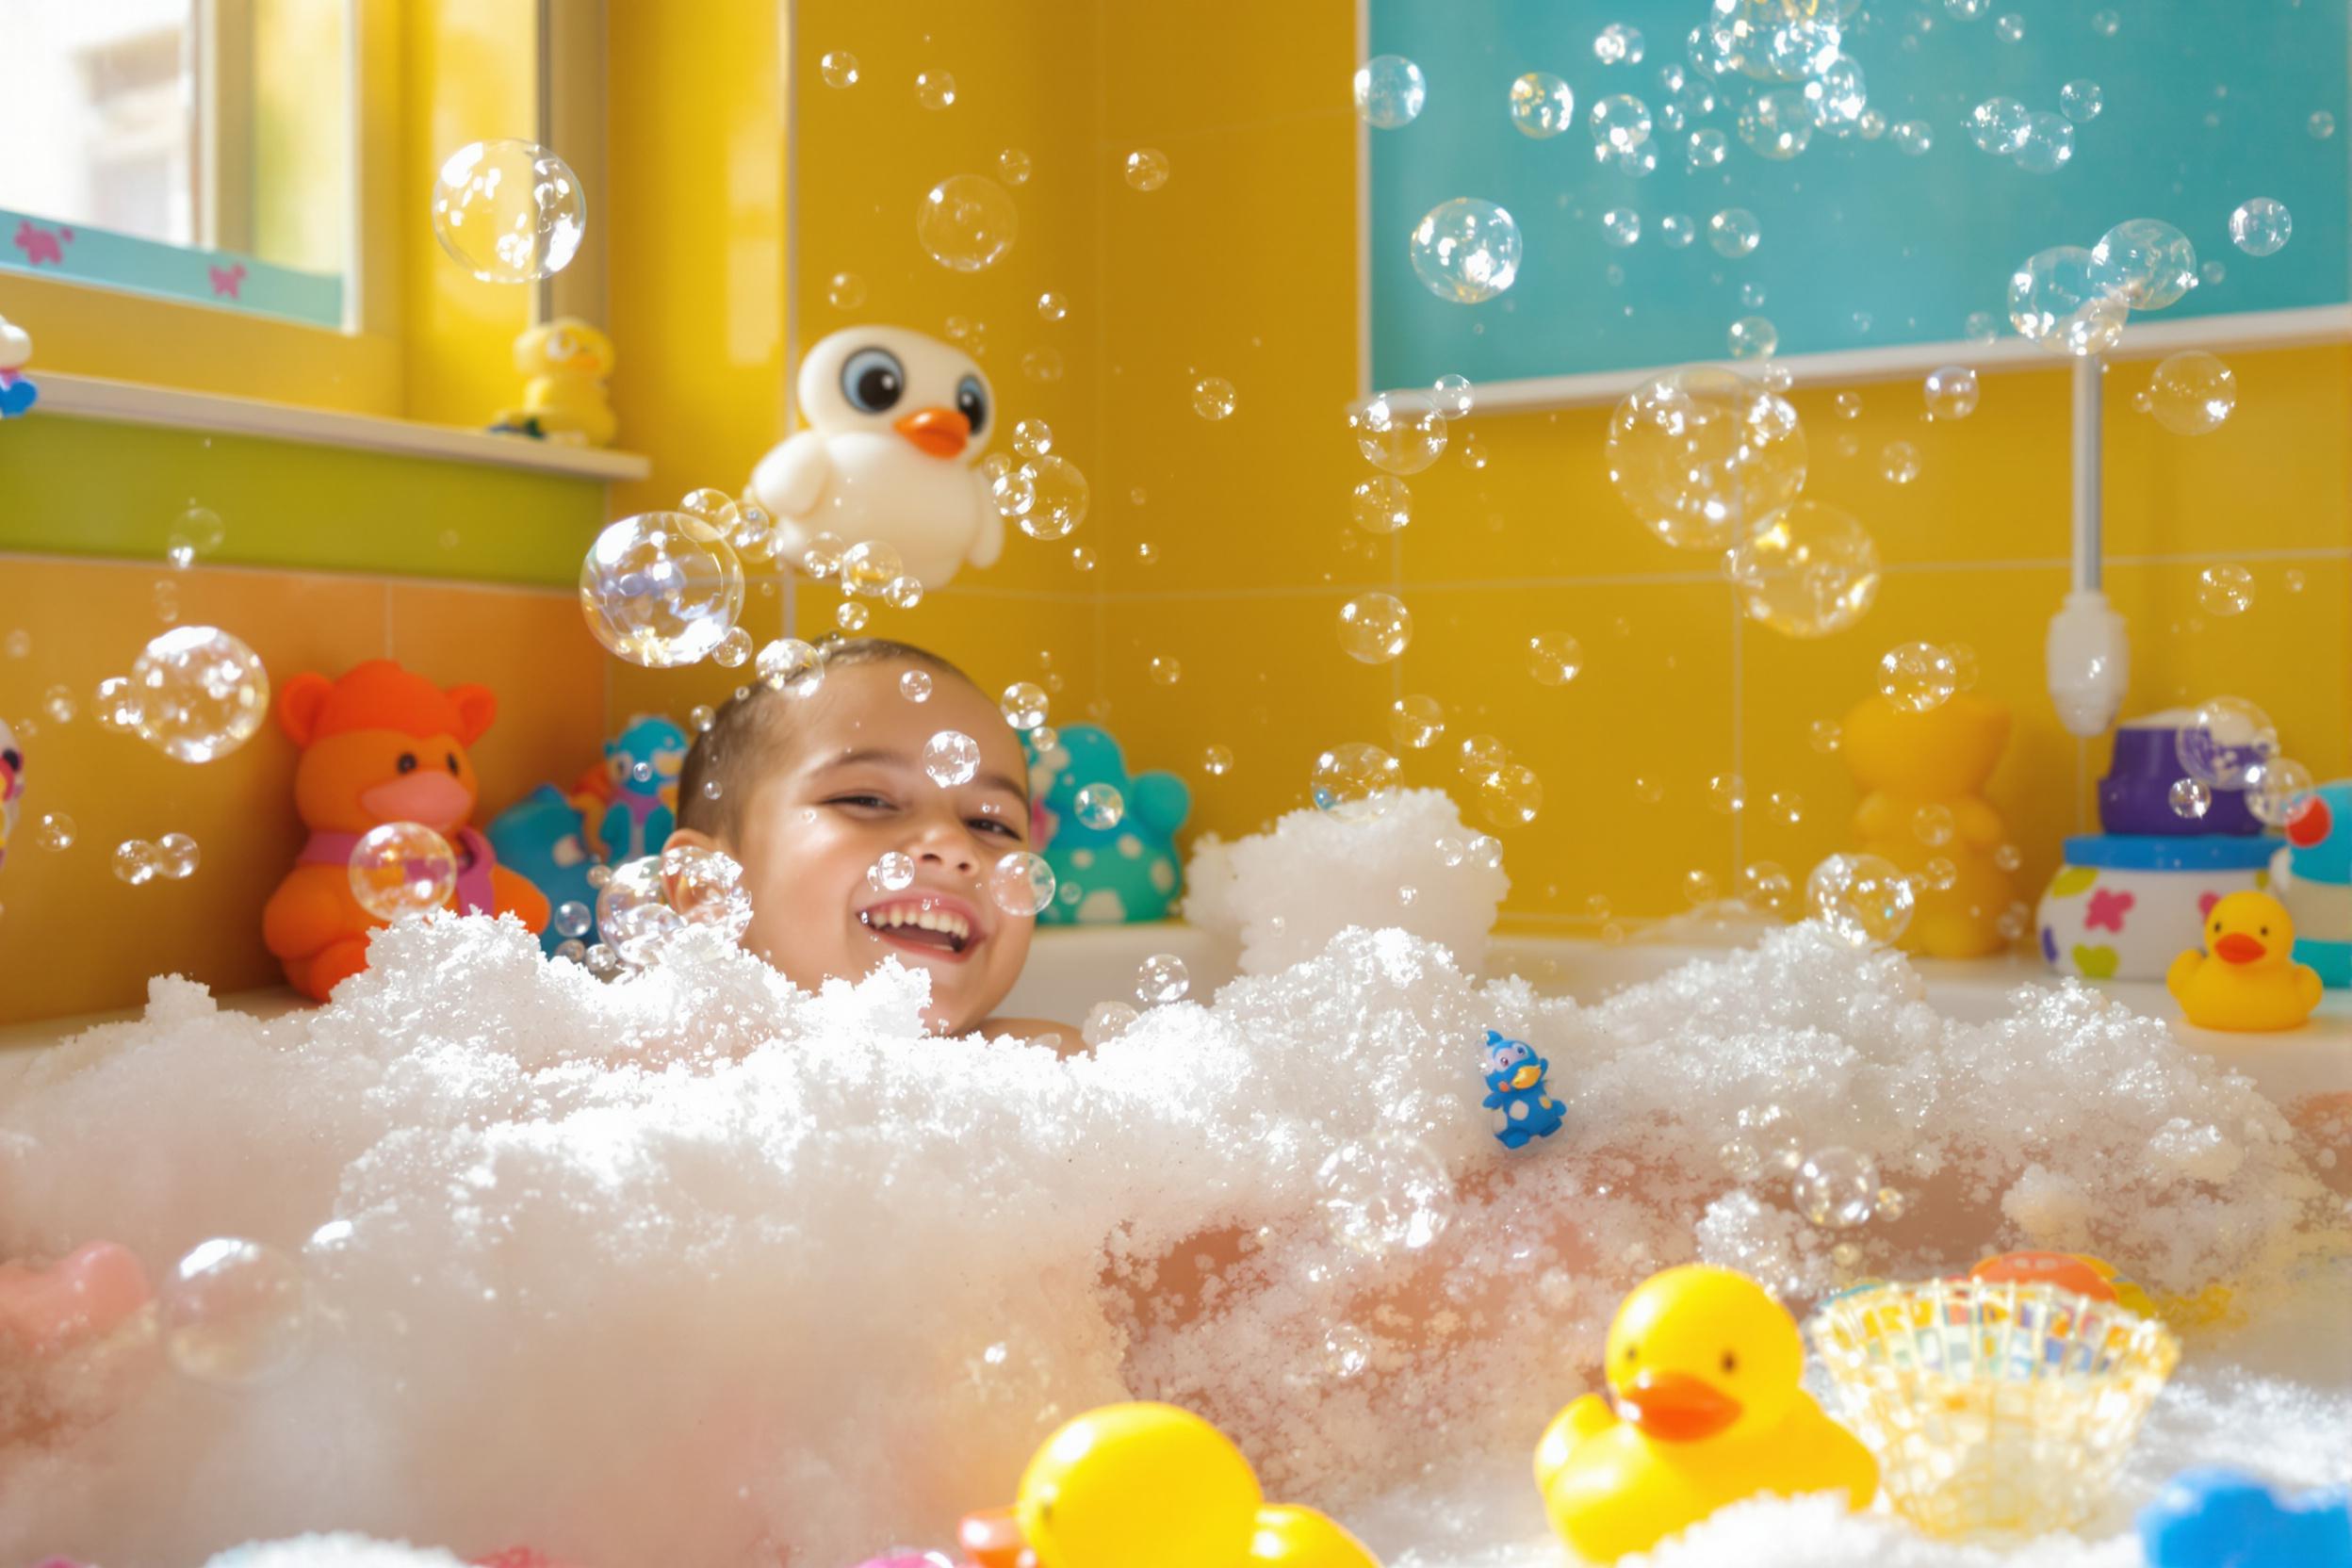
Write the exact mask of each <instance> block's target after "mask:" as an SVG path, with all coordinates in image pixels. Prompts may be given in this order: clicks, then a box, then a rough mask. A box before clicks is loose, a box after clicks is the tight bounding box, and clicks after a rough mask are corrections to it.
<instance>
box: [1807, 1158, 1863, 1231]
mask: <svg viewBox="0 0 2352 1568" xmlns="http://www.w3.org/2000/svg"><path fill="white" fill-rule="evenodd" d="M1791 1191H1792V1193H1793V1195H1794V1196H1795V1198H1796V1201H1797V1212H1798V1213H1799V1214H1801V1215H1803V1216H1805V1218H1806V1219H1807V1220H1809V1221H1811V1222H1812V1223H1813V1224H1815V1225H1818V1226H1821V1227H1822V1228H1823V1229H1825V1230H1835V1231H1850V1230H1852V1229H1854V1227H1855V1226H1856V1225H1862V1224H1867V1223H1868V1222H1869V1220H1870V1213H1871V1210H1872V1209H1874V1208H1875V1207H1876V1206H1877V1202H1878V1162H1877V1161H1875V1160H1873V1159H1871V1158H1870V1156H1869V1155H1868V1154H1865V1153H1863V1152H1861V1151H1859V1150H1854V1149H1843V1148H1830V1149H1819V1150H1815V1151H1814V1152H1813V1153H1812V1155H1811V1156H1810V1157H1808V1158H1807V1159H1806V1160H1805V1164H1804V1165H1803V1166H1801V1167H1800V1168H1798V1170H1797V1178H1796V1181H1795V1182H1794V1183H1793V1184H1791Z"/></svg>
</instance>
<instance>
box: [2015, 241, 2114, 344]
mask: <svg viewBox="0 0 2352 1568" xmlns="http://www.w3.org/2000/svg"><path fill="white" fill-rule="evenodd" d="M2096 269H2097V264H2096V263H2095V262H2094V261H2093V259H2092V253H2090V252H2089V251H2086V250H2084V249H2083V248H2082V246H2080V245H2055V246H2052V247H2051V248H2050V249H2049V250H2047V251H2042V252H2038V253H2035V254H2034V255H2033V256H2031V257H2029V258H2027V260H2026V261H2025V262H2024V263H2023V264H2022V265H2020V266H2019V267H2018V268H2017V271H2016V272H2014V273H2012V274H2011V275H2010V278H2009V320H2010V324H2011V325H2013V326H2015V327H2016V328H2017V331H2018V333H2019V334H2021V335H2024V336H2025V337H2026V338H2028V339H2029V340H2031V341H2033V342H2035V343H2039V344H2040V345H2041V346H2042V347H2043V348H2045V349H2049V350H2051V351H2056V352H2064V353H2071V354H2077V355H2083V354H2095V353H2103V352H2105V351H2107V350H2109V349H2112V348H2114V347H2115V342H2116V340H2117V339H2118V338H2120V337H2121V336H2122V335H2123V323H2124V318H2125V316H2126V314H2127V311H2126V308H2125V303H2124V302H2123V301H2122V300H2120V299H2118V298H2116V297H2115V296H2114V295H2112V294H2109V293H2108V292H2107V291H2106V290H2105V288H2104V287H2102V286H2100V283H2099V278H2098V275H2097V270H2096Z"/></svg>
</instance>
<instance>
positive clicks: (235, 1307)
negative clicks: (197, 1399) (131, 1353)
mask: <svg viewBox="0 0 2352 1568" xmlns="http://www.w3.org/2000/svg"><path fill="white" fill-rule="evenodd" d="M155 1299H156V1305H157V1307H158V1308H159V1309H160V1312H161V1325H160V1326H161V1329H162V1333H163V1348H164V1351H165V1353H166V1354H167V1355H169V1356H170V1357H171V1358H172V1365H173V1366H174V1367H176V1368H177V1369H178V1370H179V1371H180V1372H181V1373H182V1374H183V1375H185V1376H187V1377H190V1378H194V1379H195V1380H198V1381H199V1382H205V1383H210V1384H212V1385H213V1386H215V1387H217V1388H257V1387H260V1386H261V1385H263V1384H265V1383H269V1382H270V1381H272V1380H276V1379H278V1378H281V1377H283V1376H285V1375H286V1373H288V1372H291V1371H292V1370H293V1369H294V1368H295V1367H297V1366H299V1365H300V1364H302V1358H303V1357H305V1356H306V1355H308V1354H309V1353H310V1340H311V1298H310V1282H309V1281H308V1279H306V1278H305V1277H304V1276H303V1274H302V1266H301V1265H300V1264H298V1263H296V1262H295V1261H294V1260H293V1259H292V1258H290V1257H287V1256H286V1254H285V1253H284V1252H281V1251H279V1250H277V1249H276V1248H274V1247H270V1246H269V1245H267V1244H266V1243H263V1242H258V1241H247V1240H244V1239H242V1238H239V1237H234V1236H217V1237H215V1238H214V1239H212V1240H210V1241H207V1242H204V1243H202V1244H201V1245H199V1246H197V1247H196V1248H194V1249H193V1250H190V1251H189V1252H188V1255H187V1256H185V1257H183V1258H181V1259H180V1261H179V1262H178V1264H176V1265H175V1266H173V1267H172V1272H171V1273H170V1274H168V1275H166V1276H165V1277H164V1279H163V1281H162V1282H161V1283H160V1285H159V1286H158V1288H157V1289H156V1292H155Z"/></svg>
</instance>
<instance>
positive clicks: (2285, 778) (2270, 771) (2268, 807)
mask: <svg viewBox="0 0 2352 1568" xmlns="http://www.w3.org/2000/svg"><path fill="white" fill-rule="evenodd" d="M2312 784H2313V779H2312V776H2311V769H2309V768H2307V767H2305V766H2304V765H2303V764H2302V763H2300V762H2297V761H2295V760H2293V759H2292V758H2286V757H2274V758H2272V759H2270V760H2268V761H2266V762H2263V763H2262V764H2261V765H2260V766H2259V767H2256V768H2255V769H2253V770H2252V771H2251V772H2250V773H2248V774H2247V776H2246V809H2247V810H2249V811H2251V812H2253V813H2254V820H2255V821H2257V822H2259V823H2262V825H2265V826H2268V827H2284V826H2286V825H2287V823H2288V821H2289V820H2290V819H2292V818H2293V817H2294V816H2295V810H2296V809H2297V808H2298V807H2300V806H2301V805H2302V804H2303V800H2304V797H2306V796H2307V795H2309V794H2310V793H2311V787H2312Z"/></svg>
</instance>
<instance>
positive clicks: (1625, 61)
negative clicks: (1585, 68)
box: [1593, 22, 1642, 65]
mask: <svg viewBox="0 0 2352 1568" xmlns="http://www.w3.org/2000/svg"><path fill="white" fill-rule="evenodd" d="M1593 58H1594V59H1596V60H1599V61H1600V62H1601V63H1602V64H1603V65H1640V64H1641V63H1642V29H1641V28H1639V27H1628V26H1626V25H1625V24H1624V23H1622V22H1612V23H1610V24H1609V25H1608V26H1606V27H1603V28H1602V29H1601V30H1600V32H1599V33H1598V34H1596V35H1595V36H1594V37H1593Z"/></svg>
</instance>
